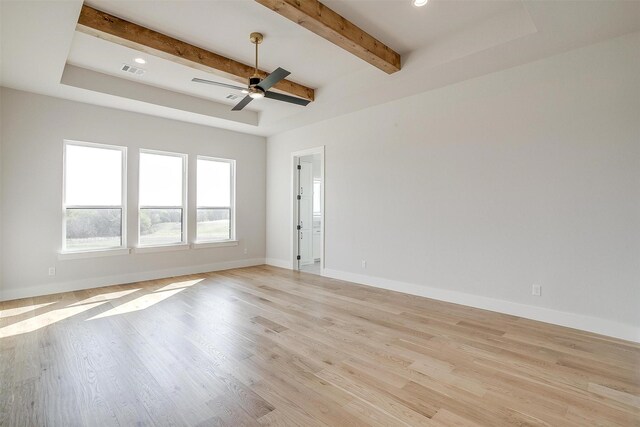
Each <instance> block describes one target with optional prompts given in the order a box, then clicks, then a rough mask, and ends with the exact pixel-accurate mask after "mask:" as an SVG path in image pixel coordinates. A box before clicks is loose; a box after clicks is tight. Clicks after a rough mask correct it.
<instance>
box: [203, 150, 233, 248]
mask: <svg viewBox="0 0 640 427" xmlns="http://www.w3.org/2000/svg"><path fill="white" fill-rule="evenodd" d="M234 173H235V160H226V159H213V158H208V157H200V156H198V162H197V181H196V187H197V198H196V204H197V229H196V240H197V241H198V242H214V241H222V240H233V239H234V238H235V229H234V228H235V225H234V217H235V212H234V204H235V188H234V187H235V177H234Z"/></svg>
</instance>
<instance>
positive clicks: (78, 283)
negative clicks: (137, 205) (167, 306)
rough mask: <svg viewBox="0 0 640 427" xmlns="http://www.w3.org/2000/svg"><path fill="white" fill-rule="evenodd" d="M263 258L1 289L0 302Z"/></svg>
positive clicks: (258, 262) (247, 264)
mask: <svg viewBox="0 0 640 427" xmlns="http://www.w3.org/2000/svg"><path fill="white" fill-rule="evenodd" d="M264 261H265V260H264V258H253V259H241V260H234V261H223V262H216V263H213V264H202V265H193V266H187V267H177V268H170V269H165V270H153V271H144V272H140V273H129V274H119V275H112V276H103V277H92V278H90V279H83V280H74V281H69V282H58V283H46V284H41V285H36V286H29V287H27V288H19V289H8V290H7V289H3V290H2V293H1V295H0V301H8V300H14V299H20V298H29V297H35V296H40V295H50V294H57V293H60V292H70V291H79V290H82V289H91V288H99V287H102V286H109V285H121V284H125V283H134V282H141V281H144V280H154V279H163V278H166V277H174V276H183V275H185V274H197V273H206V272H209V271H221V270H229V269H232V268H241V267H251V266H254V265H263V264H264V263H265V262H264Z"/></svg>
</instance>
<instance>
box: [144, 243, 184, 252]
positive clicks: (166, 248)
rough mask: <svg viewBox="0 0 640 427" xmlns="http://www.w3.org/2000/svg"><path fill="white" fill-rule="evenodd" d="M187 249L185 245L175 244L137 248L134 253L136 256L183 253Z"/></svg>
mask: <svg viewBox="0 0 640 427" xmlns="http://www.w3.org/2000/svg"><path fill="white" fill-rule="evenodd" d="M187 249H189V245H188V244H187V243H177V244H175V245H160V246H139V247H137V248H135V249H134V252H135V253H137V254H151V253H156V252H172V251H184V250H187Z"/></svg>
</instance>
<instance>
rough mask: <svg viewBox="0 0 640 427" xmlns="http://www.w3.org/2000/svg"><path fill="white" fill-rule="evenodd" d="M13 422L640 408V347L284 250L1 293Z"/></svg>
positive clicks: (571, 420) (612, 421)
mask: <svg viewBox="0 0 640 427" xmlns="http://www.w3.org/2000/svg"><path fill="white" fill-rule="evenodd" d="M0 309H1V312H0V346H1V352H0V381H1V391H0V405H1V407H0V411H1V412H0V425H2V426H45V425H47V426H76V425H77V426H111V425H123V426H131V425H161V426H164V425H202V426H213V425H229V426H240V425H292V426H293V425H299V426H320V425H331V426H355V425H375V426H378V425H380V426H389V425H391V426H400V425H411V426H438V427H442V426H462V425H484V426H492V427H494V426H503V425H504V426H512V425H518V426H522V425H552V426H565V425H566V426H581V427H583V426H592V425H594V426H595V425H598V426H599V425H607V426H608V425H620V426H639V425H640V409H639V408H640V346H639V345H636V344H633V343H629V342H625V341H620V340H616V339H612V338H607V337H604V336H598V335H594V334H590V333H586V332H580V331H576V330H572V329H567V328H562V327H558V326H552V325H549V324H544V323H539V322H534V321H530V320H525V319H521V318H518V317H514V316H507V315H502V314H497V313H492V312H488V311H483V310H477V309H473V308H468V307H464V306H459V305H454V304H447V303H443V302H437V301H433V300H429V299H426V298H419V297H414V296H409V295H405V294H400V293H395V292H390V291H385V290H380V289H375V288H369V287H364V286H358V285H354V284H350V283H346V282H341V281H337V280H331V279H326V278H323V277H319V276H315V275H311V274H306V273H299V272H292V271H288V270H283V269H278V268H273V267H266V266H261V267H251V268H244V269H237V270H229V271H223V272H217V273H208V274H200V275H192V276H184V277H177V278H171V279H164V280H156V281H150V282H144V283H135V284H131V285H126V286H111V287H106V288H99V289H92V290H87V291H78V292H70V293H64V294H58V295H53V296H46V297H39V298H31V299H24V300H18V301H10V302H5V303H2V304H1V305H0Z"/></svg>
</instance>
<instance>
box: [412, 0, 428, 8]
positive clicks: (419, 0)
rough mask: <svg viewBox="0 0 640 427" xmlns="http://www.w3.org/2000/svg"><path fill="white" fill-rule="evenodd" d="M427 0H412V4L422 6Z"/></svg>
mask: <svg viewBox="0 0 640 427" xmlns="http://www.w3.org/2000/svg"><path fill="white" fill-rule="evenodd" d="M428 1H429V0H413V5H414V6H418V7H422V6H424V5H425V4H427V2H428Z"/></svg>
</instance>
